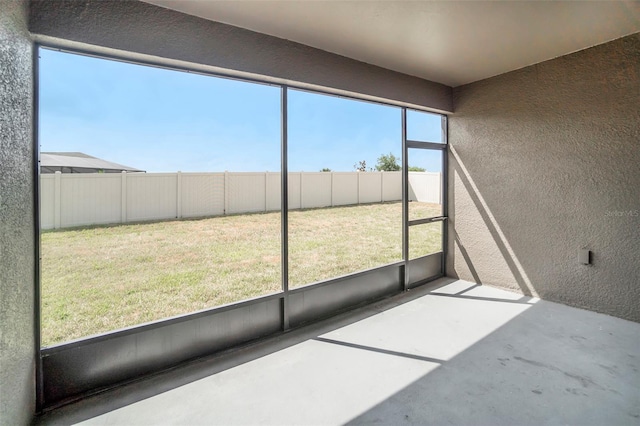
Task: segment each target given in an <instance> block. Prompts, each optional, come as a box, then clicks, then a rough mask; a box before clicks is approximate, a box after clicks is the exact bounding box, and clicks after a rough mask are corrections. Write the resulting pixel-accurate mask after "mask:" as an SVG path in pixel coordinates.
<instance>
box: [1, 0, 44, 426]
mask: <svg viewBox="0 0 640 426" xmlns="http://www.w3.org/2000/svg"><path fill="white" fill-rule="evenodd" d="M28 8H29V3H28V2H27V1H22V0H0V82H1V83H0V147H1V149H0V424H2V425H26V424H30V423H31V418H32V416H33V413H34V411H35V379H34V372H35V342H34V300H35V297H34V289H35V285H34V279H35V276H34V266H35V244H34V241H35V239H34V220H33V218H34V205H33V188H34V179H33V176H34V173H33V171H34V167H33V140H32V132H31V126H32V113H33V111H32V102H33V97H32V93H33V80H32V73H33V64H32V54H33V51H32V50H33V47H32V43H31V38H30V35H29V33H28V31H27V16H28V15H27V13H28Z"/></svg>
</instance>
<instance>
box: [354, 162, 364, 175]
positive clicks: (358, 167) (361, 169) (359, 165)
mask: <svg viewBox="0 0 640 426" xmlns="http://www.w3.org/2000/svg"><path fill="white" fill-rule="evenodd" d="M353 168H354V169H356V171H358V172H366V171H367V162H366V161H365V160H362V161H358V162H357V163H356V164H354V165H353Z"/></svg>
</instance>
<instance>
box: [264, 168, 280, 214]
mask: <svg viewBox="0 0 640 426" xmlns="http://www.w3.org/2000/svg"><path fill="white" fill-rule="evenodd" d="M280 185H281V182H280V173H270V172H267V196H266V198H267V211H268V212H272V211H278V210H280V202H281V200H282V197H281V196H280V193H281V192H282V191H281V189H280V188H281V186H280Z"/></svg>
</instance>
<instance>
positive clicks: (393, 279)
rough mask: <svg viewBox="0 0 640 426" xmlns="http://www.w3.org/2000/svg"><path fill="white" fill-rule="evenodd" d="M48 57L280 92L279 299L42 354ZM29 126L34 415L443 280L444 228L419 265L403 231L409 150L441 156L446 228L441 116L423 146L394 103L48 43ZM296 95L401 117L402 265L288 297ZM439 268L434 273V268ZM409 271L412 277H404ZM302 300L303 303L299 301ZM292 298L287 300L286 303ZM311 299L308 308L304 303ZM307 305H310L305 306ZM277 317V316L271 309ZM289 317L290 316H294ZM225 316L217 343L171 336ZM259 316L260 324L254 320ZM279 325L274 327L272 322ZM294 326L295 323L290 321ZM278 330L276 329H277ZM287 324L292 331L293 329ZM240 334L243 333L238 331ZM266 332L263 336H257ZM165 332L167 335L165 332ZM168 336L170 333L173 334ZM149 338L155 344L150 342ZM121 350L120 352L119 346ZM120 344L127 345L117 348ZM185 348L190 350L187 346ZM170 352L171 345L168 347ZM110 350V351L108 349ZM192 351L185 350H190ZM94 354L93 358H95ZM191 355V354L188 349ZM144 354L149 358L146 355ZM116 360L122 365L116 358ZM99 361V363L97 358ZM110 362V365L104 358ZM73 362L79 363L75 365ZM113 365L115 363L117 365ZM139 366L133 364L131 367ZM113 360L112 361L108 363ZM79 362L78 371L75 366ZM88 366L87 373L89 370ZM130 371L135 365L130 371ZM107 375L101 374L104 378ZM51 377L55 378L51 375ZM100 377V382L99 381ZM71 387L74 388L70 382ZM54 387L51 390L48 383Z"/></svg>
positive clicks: (212, 311)
mask: <svg viewBox="0 0 640 426" xmlns="http://www.w3.org/2000/svg"><path fill="white" fill-rule="evenodd" d="M41 48H44V49H51V50H56V51H61V52H66V53H72V54H80V55H85V56H90V57H95V58H99V59H106V60H115V61H119V62H125V63H131V64H135V65H144V66H150V67H155V68H162V69H167V70H174V71H181V72H187V73H194V74H200V75H205V76H213V77H218V78H225V79H231V80H236V81H242V82H249V83H256V84H262V85H267V86H273V87H279V88H280V90H281V256H282V258H281V270H282V291H281V292H277V293H273V294H270V295H264V296H260V297H257V298H253V299H249V300H243V301H239V302H235V303H233V304H230V305H225V306H219V307H214V308H211V309H206V310H203V311H199V312H192V313H187V314H184V315H180V316H178V317H173V318H169V319H163V320H159V321H155V322H152V323H147V324H142V325H136V326H133V327H129V328H125V329H120V330H114V331H110V332H107V333H103V334H100V335H96V336H91V337H87V338H82V339H79V340H76V341H72V342H65V343H62V344H60V345H55V346H52V347H47V348H42V347H41V287H40V282H41V276H40V245H41V239H40V205H39V204H40V188H39V180H40V171H39V152H40V151H39V134H38V130H39V122H38V113H39V106H38V96H39V84H38V82H39V52H40V49H41ZM33 62H34V67H33V69H34V122H33V144H34V147H33V148H34V153H33V161H34V168H33V169H34V170H33V173H34V208H35V212H34V230H35V232H34V233H35V248H34V255H35V259H36V262H35V292H34V294H35V296H34V298H35V312H34V322H35V324H34V336H35V346H36V347H35V352H36V407H37V411H38V412H42V411H43V410H45V409H51V408H53V407H56V406H59V405H62V404H65V403H68V402H71V401H73V400H76V399H79V398H83V397H85V396H87V395H89V394H92V393H95V392H99V391H101V390H104V389H107V388H111V387H115V386H120V385H122V384H123V383H127V382H130V381H133V380H137V379H138V378H139V377H140V376H141V375H146V374H151V373H153V372H157V371H162V370H163V369H168V368H173V367H175V366H176V365H179V364H182V363H185V362H189V361H190V360H193V359H195V358H199V357H203V356H210V355H214V354H215V353H217V352H219V351H221V350H226V349H230V348H233V347H237V346H242V345H245V344H247V343H250V342H252V341H255V340H257V339H264V338H268V337H269V336H271V335H274V334H277V333H282V332H286V331H287V330H289V329H290V328H292V327H299V326H302V325H304V324H307V323H309V322H313V321H317V320H320V319H322V318H326V317H327V316H331V315H335V314H336V313H338V312H342V311H345V310H348V309H352V308H354V307H357V306H360V305H362V304H366V303H370V302H372V301H375V300H378V299H380V298H384V297H388V296H391V295H394V294H397V293H400V292H402V291H407V290H409V289H410V288H414V287H416V286H418V285H421V284H424V283H426V282H428V281H430V280H432V279H435V278H438V277H441V276H443V275H444V273H445V269H444V267H445V258H446V253H447V246H446V241H447V240H446V226H443V228H444V231H443V244H442V251H441V252H438V253H434V254H432V255H428V256H424V257H421V258H418V259H413V260H409V259H408V254H409V251H408V250H409V245H408V244H409V241H408V229H409V226H412V225H417V224H418V223H415V221H409V217H408V213H409V212H408V148H410V147H411V148H414V144H415V145H417V146H415V147H416V148H426V149H438V150H442V151H443V152H444V155H443V183H442V185H443V214H442V216H440V217H435V218H429V219H427V220H428V221H429V222H432V221H443V222H444V221H446V219H447V212H448V209H447V198H446V196H447V192H446V189H447V183H446V182H447V180H446V179H447V158H446V157H447V155H446V153H447V150H448V145H447V137H448V135H447V132H446V130H448V129H446V123H447V117H446V115H443V114H440V113H437V114H439V115H440V116H441V117H442V120H443V126H444V127H443V129H444V130H443V131H444V136H445V141H444V143H429V142H419V141H410V140H407V128H406V124H407V123H406V117H407V110H408V108H407V107H406V106H403V105H398V104H394V103H392V102H388V103H386V102H379V101H373V100H370V99H362V98H358V97H356V96H348V95H338V94H335V93H330V92H323V91H322V90H312V89H308V88H305V87H297V86H295V84H291V85H289V84H277V83H272V82H267V81H263V80H260V79H251V78H246V77H237V76H234V75H233V73H229V74H226V73H219V72H204V71H199V70H193V69H189V68H188V67H180V66H167V65H163V64H159V63H154V62H150V61H145V60H130V59H125V58H121V57H117V56H114V55H106V54H102V53H101V54H96V53H94V52H91V51H89V50H80V49H69V48H66V47H65V48H63V47H60V46H56V45H55V44H53V43H35V44H34V55H33ZM289 89H295V90H300V91H306V92H310V93H317V94H322V95H328V96H334V97H339V98H343V99H351V100H357V101H361V102H367V103H373V104H377V105H384V106H392V107H396V108H400V109H401V117H402V168H403V174H402V176H403V177H402V252H403V260H402V261H400V262H396V263H392V264H388V265H381V266H379V267H376V268H373V269H370V270H366V271H360V272H356V273H353V274H349V275H346V276H342V277H335V278H332V279H329V280H325V281H322V282H319V283H313V284H310V285H305V286H303V287H299V288H296V289H289V282H288V266H289V259H288V248H289V247H288V192H289V191H288V156H287V153H288V123H287V119H288V97H287V95H288V90H289ZM411 109H412V110H415V111H421V110H420V109H417V108H411ZM436 264H440V268H439V270H436V268H435V265H436ZM411 267H413V273H410V269H411ZM305 297H306V299H307V300H305ZM291 298H293V299H291ZM310 298H311V299H312V300H310ZM310 302H311V303H310ZM274 304H275V305H277V309H276V311H274V312H273V313H271V314H269V313H266V314H260V315H263V316H264V318H265V319H266V318H267V317H269V318H270V319H269V321H271V322H270V323H269V324H266V323H265V324H263V323H262V322H261V321H257V322H256V323H255V324H254V325H247V324H246V323H245V321H246V315H247V313H248V312H251V311H252V310H254V311H255V307H256V306H261V305H265V306H267V305H268V306H272V305H273V306H275V305H274ZM274 309H275V308H274ZM292 309H293V310H292ZM229 315H231V317H232V318H238V319H237V320H234V321H232V322H233V324H232V325H233V326H234V327H235V331H233V332H231V333H228V335H225V336H224V338H223V339H222V340H224V341H225V342H226V343H224V342H223V344H222V345H220V341H218V340H215V339H214V341H208V340H207V341H206V342H204V343H203V342H202V341H201V340H198V339H199V338H198V337H193V338H192V340H191V343H189V341H188V339H187V340H185V338H184V336H182V335H180V333H176V332H175V330H177V329H180V328H181V327H183V326H185V325H192V326H195V325H196V324H198V323H202V321H205V322H207V321H208V322H211V321H213V320H214V319H215V320H216V321H217V320H219V319H222V318H224V317H225V316H229ZM260 315H258V316H260ZM276 317H277V321H276V320H275V318H276ZM292 318H293V321H292ZM276 322H277V323H278V326H277V327H274V325H275V323H276ZM292 323H293V325H292ZM243 326H244V328H243ZM260 326H264V328H260ZM167 330H169V331H167ZM171 330H173V331H171ZM154 336H155V337H154ZM166 339H169V341H172V342H173V341H174V340H173V339H177V341H181V342H182V343H181V344H182V345H183V347H181V348H178V349H177V350H175V349H174V350H173V352H172V353H173V354H174V355H173V356H172V357H169V356H167V355H166V353H167V352H166V351H164V350H163V351H162V354H161V355H159V356H158V357H152V358H153V359H152V361H153V362H152V366H153V369H151V370H149V369H146V370H145V368H144V367H145V366H147V365H148V364H149V362H151V361H150V358H149V357H148V356H141V357H138V358H135V356H133V357H132V355H131V350H130V349H131V348H130V347H128V346H127V345H128V344H129V343H127V342H132V341H135V342H136V345H137V346H136V347H137V348H138V349H140V350H141V351H142V352H143V353H144V351H145V350H149V349H153V348H160V350H162V348H163V343H162V342H166ZM117 342H120V343H121V344H117ZM123 342H125V343H123ZM190 345H191V346H190ZM170 346H171V345H170ZM114 347H115V348H116V349H113V348H114ZM189 347H191V350H189ZM96 348H98V350H96ZM105 348H108V350H109V351H111V352H110V354H111V355H109V354H107V355H105V354H104V353H103V351H104V350H105ZM194 348H195V349H194ZM147 353H148V352H147ZM82 354H85V355H82ZM118 354H120V356H122V357H123V358H122V359H119V358H118V356H117V355H118ZM99 355H101V356H102V357H101V356H99ZM109 356H111V358H109ZM114 356H116V358H113V357H114ZM78 357H79V358H78ZM118 359H119V360H118ZM136 359H137V361H136ZM114 360H115V361H114ZM78 362H80V365H79V364H78ZM114 362H115V363H116V364H117V363H118V362H121V363H122V362H124V363H125V364H127V365H128V368H129V370H128V371H129V373H127V374H129V375H128V376H127V375H126V374H125V375H124V376H122V375H121V376H117V377H114V375H113V374H110V372H111V371H113V369H114V368H117V367H116V365H115V364H114ZM91 363H93V364H92V365H91V366H90V365H89V364H91ZM131 363H133V364H131ZM51 366H54V367H51ZM51 368H53V369H54V374H48V371H47V369H51ZM72 368H74V369H77V370H78V372H77V373H78V374H76V375H75V376H74V377H75V379H73V378H70V377H66V378H65V374H61V373H62V372H64V371H66V370H67V369H69V371H71V369H72ZM105 369H106V370H105ZM55 372H57V374H55ZM105 372H106V374H105ZM70 379H73V380H75V382H73V380H72V382H69V380H70ZM51 380H53V383H52V382H51Z"/></svg>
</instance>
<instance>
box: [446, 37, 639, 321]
mask: <svg viewBox="0 0 640 426" xmlns="http://www.w3.org/2000/svg"><path fill="white" fill-rule="evenodd" d="M454 108H455V114H454V115H453V116H452V117H451V118H450V121H449V141H450V143H451V146H450V148H451V152H450V157H449V158H450V177H449V185H450V186H449V200H450V215H451V221H450V225H449V231H450V232H449V248H450V252H449V256H448V259H447V265H448V274H449V275H453V276H458V277H460V278H464V279H469V280H473V281H477V282H481V283H483V284H491V285H496V286H500V287H505V288H511V289H514V290H519V291H523V292H524V293H532V294H538V295H539V296H541V297H542V298H544V299H548V300H553V301H557V302H561V303H565V304H568V305H572V306H577V307H583V308H587V309H591V310H594V311H598V312H603V313H607V314H610V315H614V316H618V317H622V318H627V319H630V320H634V321H640V304H639V303H638V301H639V300H640V34H635V35H631V36H628V37H625V38H622V39H618V40H615V41H613V42H610V43H606V44H603V45H599V46H596V47H593V48H590V49H587V50H583V51H580V52H577V53H574V54H571V55H567V56H563V57H560V58H557V59H553V60H550V61H547V62H543V63H540V64H537V65H534V66H530V67H527V68H524V69H521V70H518V71H514V72H511V73H507V74H504V75H501V76H497V77H494V78H490V79H487V80H483V81H480V82H476V83H472V84H469V85H466V86H461V87H459V88H456V89H454ZM583 247H586V248H588V249H590V250H592V251H593V265H591V266H585V265H581V264H580V263H579V262H578V251H579V249H581V248H583Z"/></svg>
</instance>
